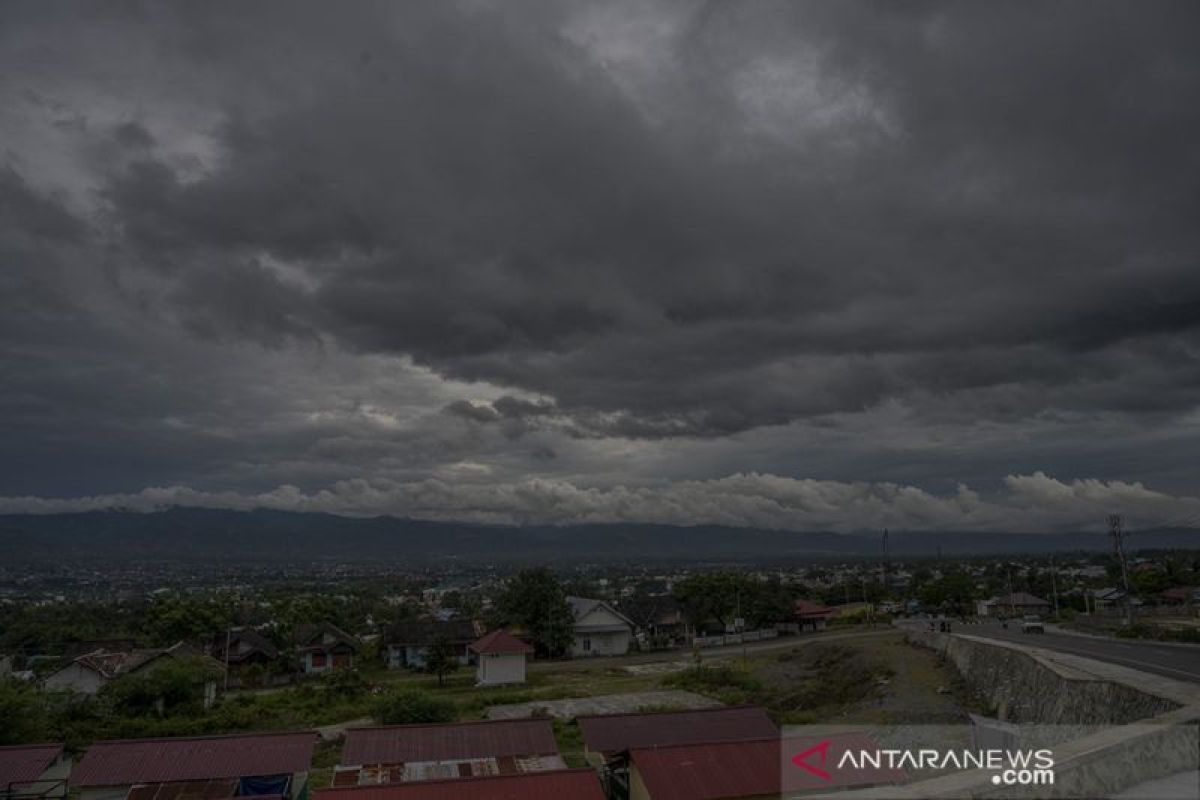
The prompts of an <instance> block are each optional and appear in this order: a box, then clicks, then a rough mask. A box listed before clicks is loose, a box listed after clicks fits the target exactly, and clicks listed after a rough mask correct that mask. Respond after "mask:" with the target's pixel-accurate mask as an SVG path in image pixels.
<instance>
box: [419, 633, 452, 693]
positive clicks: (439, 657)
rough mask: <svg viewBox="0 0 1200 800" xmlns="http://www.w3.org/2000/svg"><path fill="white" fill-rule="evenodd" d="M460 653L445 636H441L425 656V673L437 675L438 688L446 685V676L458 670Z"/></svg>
mask: <svg viewBox="0 0 1200 800" xmlns="http://www.w3.org/2000/svg"><path fill="white" fill-rule="evenodd" d="M458 666H459V665H458V653H457V652H455V650H454V646H453V645H452V644H450V640H449V639H447V638H446V637H445V636H439V637H437V639H435V640H434V642H433V644H431V645H430V646H429V650H428V652H427V653H426V654H425V671H426V672H429V673H432V674H434V675H437V682H438V688H441V687H442V686H444V685H445V683H446V676H447V675H449V674H450V673H452V672H454V671H455V670H456V669H458Z"/></svg>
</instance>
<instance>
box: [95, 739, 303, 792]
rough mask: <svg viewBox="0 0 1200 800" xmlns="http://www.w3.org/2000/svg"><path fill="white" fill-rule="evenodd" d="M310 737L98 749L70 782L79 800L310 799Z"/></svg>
mask: <svg viewBox="0 0 1200 800" xmlns="http://www.w3.org/2000/svg"><path fill="white" fill-rule="evenodd" d="M316 743H317V735H316V734H315V733H313V732H312V731H299V732H295V731H293V732H288V733H247V734H234V735H227V736H181V737H173V738H164V739H123V740H114V741H106V742H96V743H94V744H92V746H91V747H89V748H88V749H87V752H85V753H84V754H83V759H82V760H81V761H80V762H79V764H78V766H76V767H75V771H74V774H72V776H71V788H72V789H79V790H81V792H80V800H156V799H157V798H163V797H168V798H169V797H184V796H187V797H202V798H226V797H234V796H237V795H244V794H259V795H273V796H276V797H281V798H296V799H297V800H299V799H300V798H304V797H306V796H307V793H308V786H307V784H308V771H309V765H310V764H311V762H312V754H313V747H314V746H315V745H316Z"/></svg>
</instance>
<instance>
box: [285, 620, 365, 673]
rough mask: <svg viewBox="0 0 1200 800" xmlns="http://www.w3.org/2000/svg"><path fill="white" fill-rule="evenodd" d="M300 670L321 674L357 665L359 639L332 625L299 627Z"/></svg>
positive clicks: (297, 638)
mask: <svg viewBox="0 0 1200 800" xmlns="http://www.w3.org/2000/svg"><path fill="white" fill-rule="evenodd" d="M293 641H294V642H295V644H296V655H297V656H298V657H299V660H300V671H301V672H303V673H305V674H307V675H320V674H322V673H325V672H331V671H332V670H336V669H350V668H352V667H353V666H354V655H355V654H356V653H357V652H358V651H359V649H360V648H361V647H362V645H361V644H360V643H359V641H358V639H356V638H355V637H353V636H351V635H350V634H348V633H346V632H345V631H344V630H342V629H341V628H339V627H338V626H336V625H334V624H333V623H330V622H322V623H320V624H316V625H297V626H296V631H295V633H294V634H293Z"/></svg>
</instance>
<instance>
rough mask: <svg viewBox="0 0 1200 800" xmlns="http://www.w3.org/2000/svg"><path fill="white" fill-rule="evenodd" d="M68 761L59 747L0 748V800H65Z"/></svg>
mask: <svg viewBox="0 0 1200 800" xmlns="http://www.w3.org/2000/svg"><path fill="white" fill-rule="evenodd" d="M70 774H71V759H70V757H68V756H66V755H64V753H63V746H62V745H61V744H33V745H16V746H15V747H0V797H3V798H5V800H10V799H11V800H33V799H34V798H39V799H40V798H45V800H65V799H66V796H67V778H68V776H69V775H70Z"/></svg>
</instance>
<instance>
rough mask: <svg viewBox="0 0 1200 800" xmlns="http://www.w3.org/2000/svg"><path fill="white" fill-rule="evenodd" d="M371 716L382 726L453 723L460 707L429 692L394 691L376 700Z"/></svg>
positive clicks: (414, 690)
mask: <svg viewBox="0 0 1200 800" xmlns="http://www.w3.org/2000/svg"><path fill="white" fill-rule="evenodd" d="M371 714H372V716H374V717H375V721H376V722H378V723H379V724H381V725H401V724H411V723H418V722H426V723H427V722H453V721H454V720H455V719H457V718H458V707H457V706H456V705H455V704H454V701H453V700H448V699H446V698H443V697H434V696H433V695H431V694H429V693H428V692H422V691H419V690H417V689H393V690H391V691H388V692H386V693H384V694H383V695H381V696H380V697H379V698H377V699H376V700H375V703H374V704H373V705H372V708H371Z"/></svg>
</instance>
